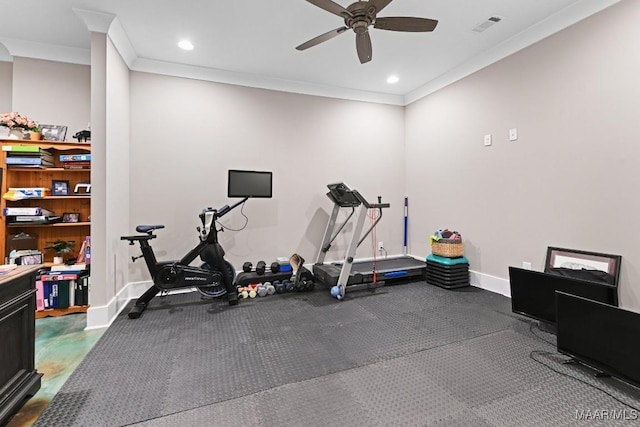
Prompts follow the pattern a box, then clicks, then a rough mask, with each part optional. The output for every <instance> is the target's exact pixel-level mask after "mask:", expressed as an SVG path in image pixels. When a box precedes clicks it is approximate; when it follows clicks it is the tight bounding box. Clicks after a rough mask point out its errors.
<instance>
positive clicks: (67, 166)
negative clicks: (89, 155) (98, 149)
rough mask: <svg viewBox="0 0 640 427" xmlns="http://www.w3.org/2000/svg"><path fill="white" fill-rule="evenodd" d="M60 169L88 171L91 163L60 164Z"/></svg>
mask: <svg viewBox="0 0 640 427" xmlns="http://www.w3.org/2000/svg"><path fill="white" fill-rule="evenodd" d="M62 167H63V168H65V169H90V168H91V162H82V161H77V162H62Z"/></svg>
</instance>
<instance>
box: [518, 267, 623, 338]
mask: <svg viewBox="0 0 640 427" xmlns="http://www.w3.org/2000/svg"><path fill="white" fill-rule="evenodd" d="M509 283H510V285H511V310H512V311H513V312H514V313H518V314H521V315H523V316H527V317H530V318H532V319H535V320H538V321H540V322H544V323H546V325H542V326H550V328H549V329H551V330H553V328H554V326H555V324H556V291H562V292H566V293H570V294H573V295H579V296H582V297H586V298H590V299H593V300H596V301H600V302H603V303H605V304H609V305H613V306H617V305H618V289H617V287H615V286H612V285H608V284H603V283H598V282H590V281H586V280H581V279H574V278H571V277H564V276H558V275H555V274H550V273H542V272H540V271H533V270H525V269H522V268H517V267H509Z"/></svg>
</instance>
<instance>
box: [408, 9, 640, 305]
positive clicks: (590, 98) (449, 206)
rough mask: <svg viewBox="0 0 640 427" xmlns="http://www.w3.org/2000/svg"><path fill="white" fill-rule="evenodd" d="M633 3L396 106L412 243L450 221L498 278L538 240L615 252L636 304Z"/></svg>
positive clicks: (639, 256) (637, 106) (537, 247)
mask: <svg viewBox="0 0 640 427" xmlns="http://www.w3.org/2000/svg"><path fill="white" fill-rule="evenodd" d="M639 17H640V2H637V1H636V2H632V1H627V2H621V3H619V4H618V5H616V6H613V7H611V8H609V9H607V10H605V11H603V12H601V13H599V14H597V15H595V16H593V17H591V18H589V19H587V20H585V21H582V22H580V23H578V24H576V25H575V26H573V27H571V28H568V29H567V30H565V31H562V32H560V33H558V34H556V35H554V36H552V37H549V38H548V39H546V40H543V41H541V42H539V43H537V44H535V45H533V46H531V47H529V48H527V49H525V50H523V51H521V52H519V53H517V54H515V55H513V56H511V57H509V58H506V59H504V60H502V61H500V62H499V63H496V64H494V65H492V66H490V67H488V68H485V69H484V70H482V71H480V72H477V73H475V74H473V75H472V76H470V77H468V78H465V79H463V80H461V81H459V82H457V83H455V84H452V85H450V86H448V87H446V88H444V89H442V90H440V91H438V92H436V93H434V94H432V95H430V96H428V97H426V98H423V99H421V100H420V101H417V102H415V103H414V104H411V105H409V106H408V107H407V112H406V122H407V125H406V133H407V134H406V135H407V139H406V143H407V156H406V167H407V172H406V180H407V181H406V182H407V192H408V193H409V196H410V198H411V200H412V206H413V209H412V211H413V212H417V213H419V215H414V216H413V217H412V227H411V241H412V253H414V254H416V255H420V256H424V255H426V254H427V253H429V248H428V244H427V242H428V240H427V239H428V235H429V234H430V233H432V232H433V231H434V230H436V229H438V228H444V227H450V228H455V229H457V230H458V231H459V232H461V233H462V235H463V237H464V239H465V243H466V249H467V251H466V254H467V257H468V258H469V260H470V267H471V269H473V270H475V271H478V272H481V273H484V274H486V275H490V276H497V277H499V278H507V277H508V270H507V267H508V266H510V265H513V266H522V262H523V261H528V262H531V263H533V267H534V269H538V270H541V269H543V264H544V257H545V253H546V248H547V246H560V247H567V248H574V249H583V250H590V251H596V252H606V253H612V254H619V255H622V256H623V261H622V275H621V287H620V298H621V304H622V305H623V306H626V307H628V308H631V309H634V310H636V311H640V273H639V269H640V246H639V245H638V242H639V241H640V232H639V231H638V230H639V229H640V228H639V227H638V225H637V221H638V213H639V212H640V201H639V198H638V197H637V194H638V188H637V187H638V184H637V183H638V182H640V172H638V161H639V160H640V149H639V148H638V140H639V139H640V120H638V117H640V102H639V101H638V100H639V99H640V79H638V76H639V75H640V56H638V55H637V54H633V53H632V52H637V40H640V27H639V26H638V25H637V22H638V18H639ZM514 127H516V128H517V129H518V133H519V139H518V141H517V142H509V141H508V138H507V135H508V129H510V128H514ZM485 134H493V138H494V143H493V146H491V147H484V146H483V136H484V135H485Z"/></svg>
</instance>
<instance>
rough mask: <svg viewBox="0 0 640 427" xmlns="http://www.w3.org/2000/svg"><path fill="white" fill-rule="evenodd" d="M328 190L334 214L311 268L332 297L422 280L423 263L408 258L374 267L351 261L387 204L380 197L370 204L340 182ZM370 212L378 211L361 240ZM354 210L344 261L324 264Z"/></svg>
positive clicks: (389, 260)
mask: <svg viewBox="0 0 640 427" xmlns="http://www.w3.org/2000/svg"><path fill="white" fill-rule="evenodd" d="M327 187H328V188H329V192H328V193H327V197H329V199H330V200H331V201H332V202H333V211H332V213H331V217H330V218H329V223H328V224H327V229H326V230H325V233H324V237H323V239H322V246H321V248H320V252H319V253H318V258H317V260H316V263H315V264H314V266H313V274H314V276H315V278H316V282H319V283H322V284H324V285H327V286H330V287H331V295H332V296H334V297H336V298H337V299H338V300H342V299H343V298H344V296H345V294H346V292H347V290H349V291H356V290H362V289H373V288H377V287H380V286H384V284H385V282H400V281H410V280H415V279H423V278H424V277H425V274H426V271H427V264H426V262H423V261H419V260H417V259H415V258H412V257H409V256H402V257H397V258H383V259H379V260H376V261H375V265H374V262H373V261H360V262H354V257H355V255H356V250H357V249H358V246H360V244H361V243H362V242H363V241H364V239H366V238H367V236H368V235H369V233H371V231H372V230H373V229H374V228H375V226H376V225H377V224H378V222H380V220H381V219H382V209H384V208H388V207H389V206H390V204H389V203H382V201H381V197H379V196H378V203H369V202H367V200H366V199H365V198H364V197H362V195H361V194H360V193H359V192H358V191H357V190H353V189H351V188H349V187H348V186H347V185H346V184H345V183H343V182H339V183H335V184H329V185H327ZM343 208H349V209H351V213H350V214H349V216H348V217H347V219H346V220H345V221H344V222H343V223H342V224H341V225H340V226H339V227H338V229H337V231H336V232H335V234H334V229H335V228H336V219H337V217H338V214H339V213H340V210H341V209H343ZM369 209H378V212H379V215H378V218H377V219H376V221H375V222H374V223H373V225H372V226H371V227H370V228H369V230H367V231H366V233H364V236H362V238H361V237H360V235H361V234H362V229H363V227H364V221H365V219H366V218H367V211H368V210H369ZM356 210H357V217H356V224H355V227H354V228H353V235H352V236H351V241H350V243H349V247H348V249H347V254H346V255H345V258H344V262H342V263H331V264H325V263H324V259H325V256H326V254H327V252H328V251H329V249H330V248H331V243H333V241H334V240H335V239H336V237H338V235H339V234H340V232H341V231H342V230H343V229H344V227H345V226H346V225H347V223H348V222H349V221H350V220H351V218H352V217H353V216H354V215H355V214H356Z"/></svg>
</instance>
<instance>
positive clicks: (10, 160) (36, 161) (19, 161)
mask: <svg viewBox="0 0 640 427" xmlns="http://www.w3.org/2000/svg"><path fill="white" fill-rule="evenodd" d="M4 163H5V164H6V165H7V166H12V167H21V168H22V167H37V166H39V167H43V168H51V167H53V161H51V160H47V159H44V158H42V157H28V156H20V157H9V156H7V157H6V158H5V159H4Z"/></svg>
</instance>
